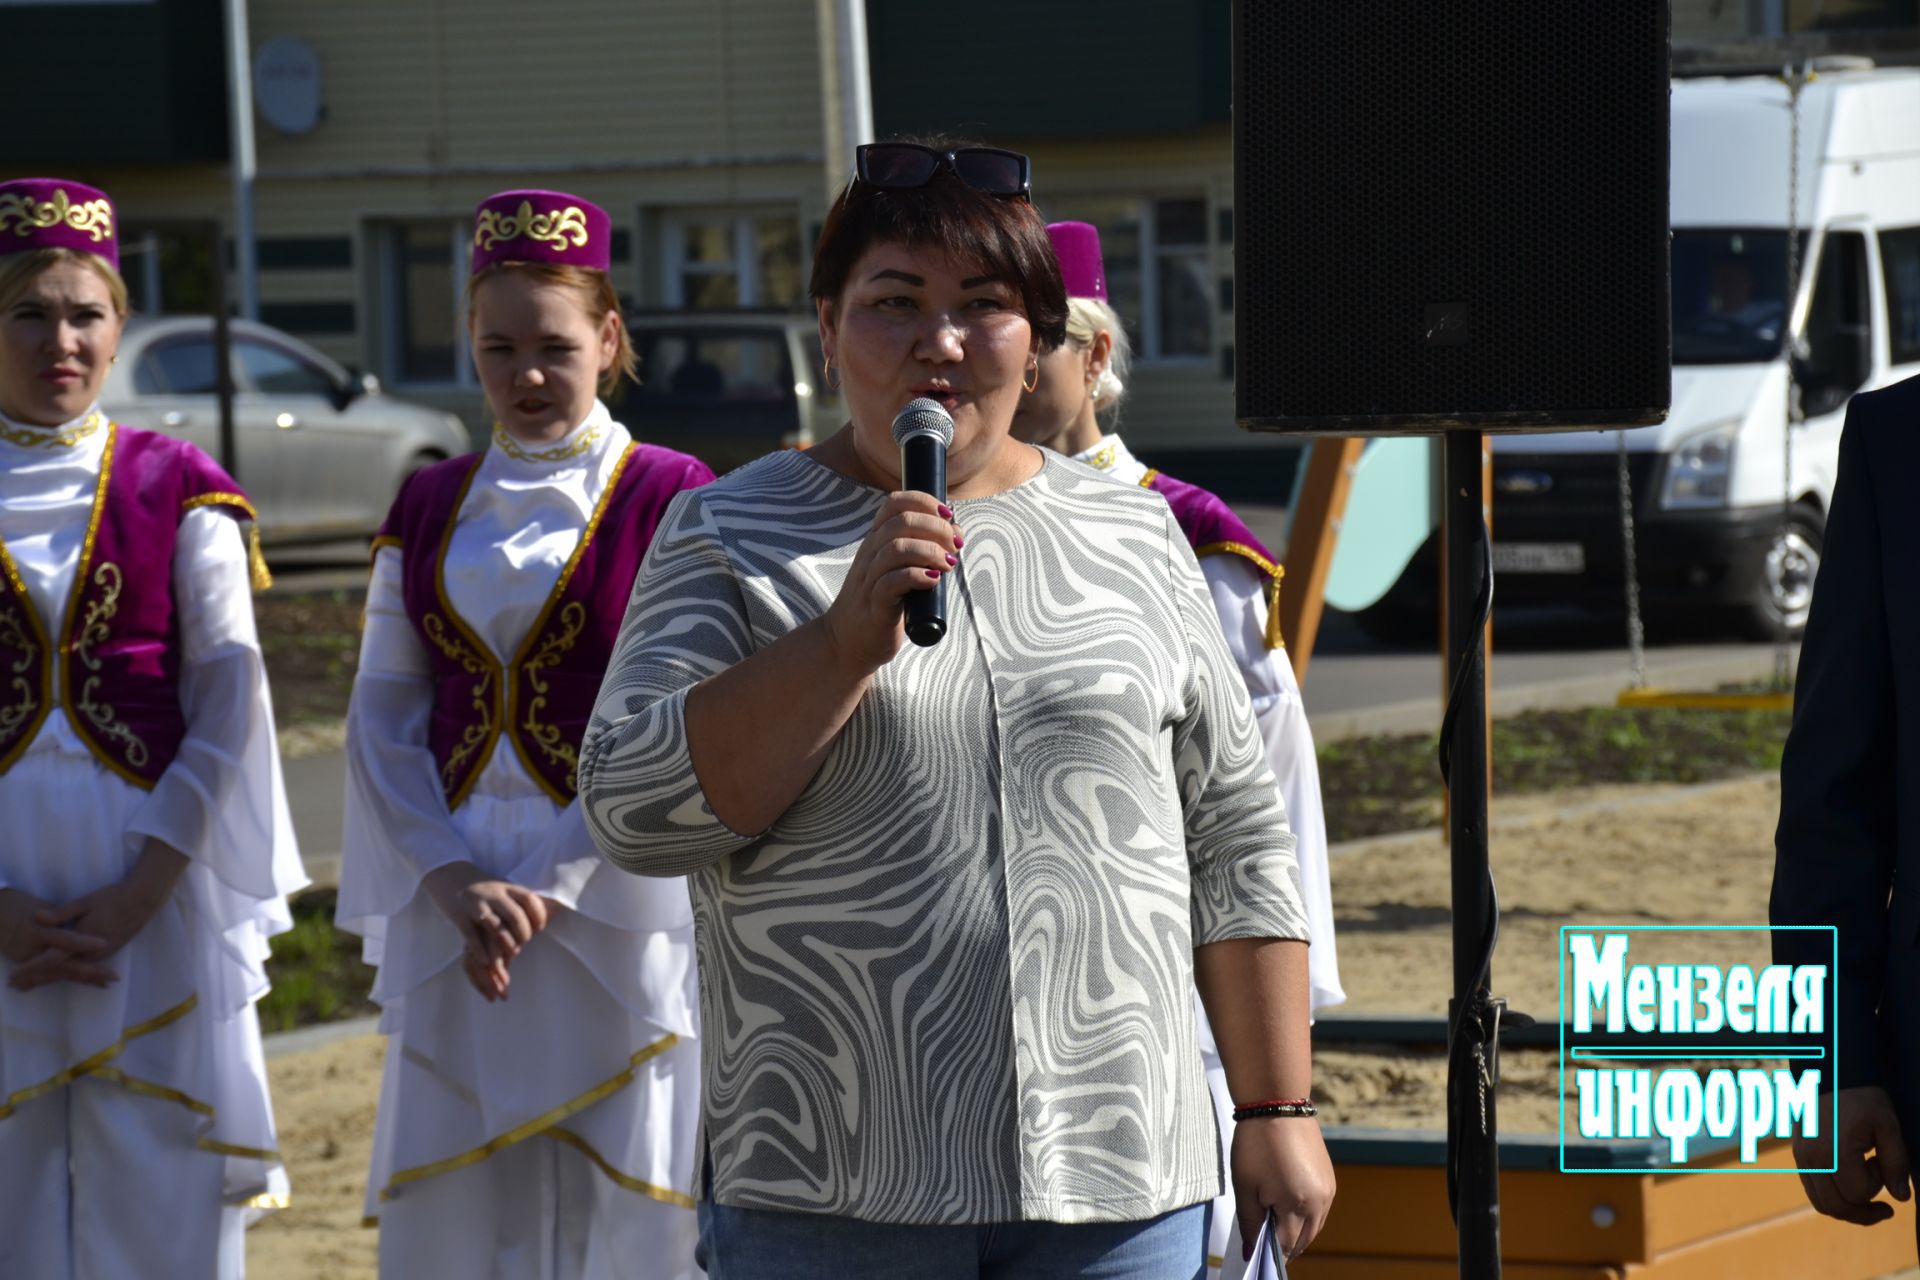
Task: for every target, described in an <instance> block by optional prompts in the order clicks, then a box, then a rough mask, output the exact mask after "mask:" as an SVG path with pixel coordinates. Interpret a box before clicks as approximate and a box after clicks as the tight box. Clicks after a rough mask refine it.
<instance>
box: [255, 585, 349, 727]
mask: <svg viewBox="0 0 1920 1280" xmlns="http://www.w3.org/2000/svg"><path fill="white" fill-rule="evenodd" d="M364 603H365V602H364V597H363V596H362V594H361V593H360V592H358V591H331V592H322V593H319V594H315V595H280V594H278V593H276V592H272V591H269V592H267V593H266V594H265V595H263V596H260V597H258V598H257V599H255V601H254V602H253V611H254V620H255V623H256V625H257V626H258V627H259V630H260V651H261V654H262V655H263V656H264V657H265V659H266V663H267V679H268V681H269V682H270V683H271V685H272V687H273V707H274V715H275V718H276V719H278V720H279V722H280V724H281V725H282V726H289V725H296V724H302V723H308V722H312V721H326V720H337V719H339V718H340V717H342V716H344V715H346V714H347V697H348V695H349V694H350V693H351V692H352V690H353V675H354V672H355V670H356V669H357V668H358V665H359V658H360V610H361V609H362V607H363V606H364Z"/></svg>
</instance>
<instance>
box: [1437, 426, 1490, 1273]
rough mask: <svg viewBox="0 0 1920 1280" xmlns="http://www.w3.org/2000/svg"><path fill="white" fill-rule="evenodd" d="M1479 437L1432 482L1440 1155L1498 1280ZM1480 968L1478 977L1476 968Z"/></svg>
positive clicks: (1472, 1260) (1473, 1245) (1471, 1244)
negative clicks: (1439, 630)
mask: <svg viewBox="0 0 1920 1280" xmlns="http://www.w3.org/2000/svg"><path fill="white" fill-rule="evenodd" d="M1483 448H1484V446H1483V443H1482V437H1481V435H1480V433H1479V432H1477V431H1450V432H1448V433H1446V436H1445V443H1444V453H1443V461H1442V464H1441V478H1442V484H1443V486H1444V492H1445V495H1446V502H1445V505H1444V507H1443V508H1442V512H1443V516H1442V518H1443V522H1444V526H1445V539H1446V600H1447V669H1448V670H1449V671H1450V672H1459V671H1460V670H1461V664H1462V662H1465V663H1466V664H1467V666H1466V676H1465V678H1464V679H1462V680H1459V681H1458V682H1457V683H1456V684H1455V686H1454V690H1455V692H1454V695H1453V696H1454V697H1455V698H1457V699H1458V701H1459V705H1458V706H1457V707H1454V708H1452V715H1453V734H1452V767H1451V770H1450V778H1449V785H1448V823H1447V825H1448V836H1449V843H1450V845H1451V849H1452V866H1453V1001H1452V1003H1451V1004H1450V1005H1449V1006H1448V1021H1449V1025H1450V1026H1452V1027H1453V1028H1455V1034H1454V1035H1452V1036H1451V1037H1450V1043H1449V1046H1448V1060H1447V1147H1448V1151H1447V1156H1448V1161H1449V1167H1450V1168H1452V1169H1453V1170H1455V1171H1457V1177H1456V1181H1455V1184H1454V1193H1455V1194H1454V1206H1453V1207H1454V1225H1455V1228H1456V1229H1457V1230H1458V1232H1459V1239H1460V1275H1461V1277H1462V1280H1498V1277H1499V1275H1500V1151H1499V1146H1498V1139H1497V1135H1498V1129H1497V1126H1496V1125H1495V1122H1494V1120H1495V1117H1494V1093H1493V1081H1494V1076H1495V1070H1496V1068H1495V1056H1494V1055H1495V1054H1496V1052H1497V1046H1496V1043H1495V1037H1496V1036H1497V1035H1498V1027H1499V1015H1498V1006H1497V1004H1496V1003H1495V1001H1494V1000H1493V998H1492V995H1491V993H1490V990H1489V988H1490V985H1491V981H1492V978H1491V957H1490V956H1489V955H1488V954H1487V953H1488V952H1489V950H1490V947H1491V937H1492V932H1493V924H1494V920H1493V915H1494V901H1493V888H1492V881H1491V879H1490V877H1489V875H1488V870H1487V790H1488V787H1487V777H1488V775H1487V767H1488V763H1489V760H1490V756H1491V753H1490V751H1489V749H1488V741H1489V736H1490V735H1489V730H1488V724H1487V669H1486V649H1485V642H1486V629H1485V628H1483V627H1481V626H1479V625H1477V619H1476V618H1475V617H1474V598H1475V596H1476V595H1478V593H1479V591H1480V588H1481V581H1482V577H1483V575H1484V572H1485V566H1486V563H1487V548H1486V538H1487V533H1486V527H1485V525H1484V524H1483V523H1482V520H1481V516H1482V513H1483V509H1484V502H1485V497H1486V489H1485V472H1484V471H1483V469H1482V466H1481V458H1482V450H1483ZM1483 960H1485V961H1486V963H1487V965H1488V967H1487V969H1486V970H1484V971H1483V969H1482V967H1481V966H1482V962H1483Z"/></svg>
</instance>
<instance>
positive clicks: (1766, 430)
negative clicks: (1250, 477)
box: [1383, 64, 1920, 637]
mask: <svg viewBox="0 0 1920 1280" xmlns="http://www.w3.org/2000/svg"><path fill="white" fill-rule="evenodd" d="M1816 72H1817V74H1816V76H1815V78H1814V79H1813V80H1812V82H1811V83H1809V84H1808V85H1807V86H1806V87H1805V89H1804V90H1803V91H1802V92H1801V95H1800V164H1799V174H1798V182H1799V200H1798V209H1799V215H1798V224H1799V228H1800V231H1801V235H1802V237H1803V238H1804V239H1803V243H1804V245H1805V248H1804V251H1803V254H1802V260H1801V285H1800V290H1799V295H1798V296H1797V297H1796V298H1794V299H1793V300H1792V305H1791V306H1790V307H1789V306H1788V305H1787V300H1786V299H1785V298H1784V296H1783V295H1784V293H1785V283H1786V277H1787V269H1786V268H1787V225H1788V219H1787V200H1788V184H1789V179H1790V174H1791V168H1790V165H1789V157H1788V147H1789V136H1790V125H1791V116H1792V113H1791V111H1790V108H1789V102H1790V96H1789V93H1788V90H1787V87H1786V85H1785V84H1784V83H1783V82H1782V81H1781V80H1779V79H1775V78H1772V77H1761V76H1752V77H1739V78H1707V79H1693V80H1681V81H1676V82H1675V84H1674V86H1673V169H1672V179H1673V181H1672V210H1673V213H1672V222H1673V411H1672V413H1671V414H1670V415H1669V417H1668V419H1667V421H1666V422H1664V423H1662V424H1661V425H1659V426H1653V427H1642V428H1637V429H1634V430H1630V431H1627V432H1624V433H1623V434H1624V436H1625V441H1626V447H1627V450H1628V454H1629V474H1630V477H1631V481H1632V495H1633V513H1634V532H1635V541H1636V549H1637V560H1638V565H1639V575H1638V576H1639V582H1640V593H1641V601H1642V605H1643V608H1644V611H1645V614H1646V617H1647V620H1648V622H1649V625H1653V626H1658V625H1659V624H1661V623H1663V622H1666V623H1670V622H1676V621H1678V620H1679V619H1680V618H1681V617H1682V616H1691V617H1698V616H1699V615H1700V614H1701V613H1702V612H1703V611H1710V612H1712V613H1714V614H1717V615H1720V617H1722V618H1723V619H1724V620H1726V621H1729V622H1731V623H1733V624H1734V625H1735V626H1736V627H1737V628H1738V629H1741V630H1744V631H1746V632H1748V633H1750V634H1754V635H1756V636H1762V637H1767V636H1772V635H1773V634H1775V631H1776V628H1777V626H1778V623H1779V619H1780V618H1781V617H1782V616H1784V617H1785V619H1786V622H1787V624H1788V627H1789V628H1790V629H1791V630H1793V631H1796V632H1797V631H1798V629H1799V628H1800V626H1801V625H1802V624H1803V623H1804V622H1805V619H1806V613H1807V605H1808V601H1809V600H1810V599H1811V597H1812V588H1813V577H1814V573H1815V571H1816V570H1817V569H1818V567H1819V563H1820V547H1821V539H1822V532H1823V529H1824V526H1825V513H1826V510H1827V505H1828V500H1829V498H1830V497H1831V495H1832V492H1833V478H1834V469H1835V465H1836V461H1837V455H1838V445H1839V439H1840V428H1841V424H1842V421H1843V419H1844V418H1845V415H1846V405H1847V400H1848V399H1849V398H1850V397H1851V396H1852V395H1853V394H1854V393H1855V392H1857V391H1861V390H1866V389H1870V388H1873V387H1878V386H1884V385H1885V384H1887V383H1890V382H1896V381H1899V380H1900V379H1902V378H1906V377H1910V376H1912V375H1914V374H1920V70H1907V69H1899V70H1895V69H1877V70H1876V69H1863V70H1820V69H1819V68H1818V65H1817V64H1816ZM1579 251H1580V246H1578V245H1569V246H1567V252H1569V253H1578V252H1579ZM1789 318H1790V320H1791V323H1792V324H1793V326H1794V331H1795V333H1796V334H1798V335H1799V339H1800V344H1801V346H1800V351H1801V354H1800V357H1799V358H1798V359H1797V360H1795V361H1794V363H1795V365H1796V372H1797V375H1798V376H1797V382H1798V387H1797V389H1796V398H1797V401H1798V409H1797V411H1795V412H1794V414H1793V418H1792V422H1793V425H1792V427H1791V428H1790V429H1791V432H1792V441H1791V446H1792V476H1791V484H1790V485H1785V486H1783V480H1782V477H1783V475H1784V474H1785V465H1786V456H1785V455H1786V447H1785V446H1786V443H1787V442H1786V441H1785V440H1784V439H1783V433H1785V432H1786V431H1788V430H1789V427H1788V422H1789V408H1788V386H1789V380H1790V379H1789V371H1788V362H1787V360H1785V359H1784V358H1783V357H1782V354H1781V346H1782V344H1781V334H1780V326H1781V325H1782V324H1783V323H1786V322H1788V321H1789ZM1915 429H1916V430H1920V423H1916V424H1915ZM1618 434H1622V433H1614V432H1586V431H1582V432H1573V433H1568V434H1564V435H1532V436H1498V437H1495V438H1494V443H1493V463H1494V494H1493V511H1494V517H1493V534H1494V553H1495V557H1496V560H1495V568H1496V574H1497V577H1498V586H1497V599H1498V600H1499V602H1500V603H1501V604H1503V605H1532V604H1577V605H1585V606H1590V607H1594V608H1598V609H1605V610H1608V611H1618V610H1619V609H1621V608H1622V607H1623V605H1624V601H1625V575H1624V564H1625V554H1624V550H1623V538H1622V529H1621V524H1622V521H1621V511H1620V501H1619V487H1618V481H1617V474H1618V464H1617V455H1616V440H1617V435H1618ZM1783 490H1784V491H1790V496H1791V501H1792V512H1791V521H1790V524H1788V525H1787V526H1786V527H1784V529H1783V525H1782V520H1781V499H1782V495H1783ZM1431 550H1432V548H1431V541H1430V542H1429V546H1428V547H1427V548H1424V549H1423V552H1422V555H1421V556H1420V557H1419V558H1417V559H1416V561H1415V565H1414V567H1413V569H1412V570H1410V571H1409V572H1408V573H1407V574H1404V575H1403V576H1402V578H1401V580H1400V582H1399V583H1398V584H1397V585H1396V587H1395V588H1394V590H1393V591H1392V592H1390V593H1389V595H1388V597H1387V599H1386V600H1385V601H1383V605H1384V606H1385V607H1386V608H1387V609H1389V610H1391V609H1394V608H1398V609H1399V610H1400V611H1401V612H1403V613H1404V612H1405V611H1406V610H1407V609H1408V608H1409V607H1410V606H1412V607H1417V608H1419V609H1420V611H1421V612H1422V613H1423V614H1424V616H1425V618H1426V619H1427V620H1428V622H1429V626H1428V630H1429V631H1430V629H1431V628H1430V620H1431V617H1432V613H1431V606H1430V604H1428V603H1427V602H1426V601H1419V602H1416V601H1415V600H1413V599H1412V598H1411V596H1410V593H1409V591H1408V590H1407V589H1408V588H1410V587H1411V586H1412V584H1413V583H1414V582H1417V581H1418V580H1419V579H1420V578H1421V577H1422V576H1423V575H1422V573H1421V570H1422V566H1421V564H1420V561H1421V560H1425V559H1427V558H1428V557H1429V556H1430V555H1431ZM1425 576H1426V577H1428V578H1429V580H1430V579H1431V576H1432V575H1431V573H1430V571H1429V572H1428V573H1426V574H1425ZM1431 592H1432V587H1431V586H1430V585H1429V586H1428V587H1427V588H1426V595H1427V600H1429V601H1430V599H1431Z"/></svg>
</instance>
